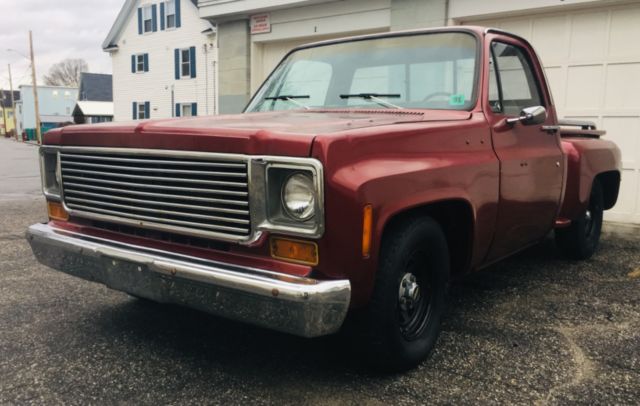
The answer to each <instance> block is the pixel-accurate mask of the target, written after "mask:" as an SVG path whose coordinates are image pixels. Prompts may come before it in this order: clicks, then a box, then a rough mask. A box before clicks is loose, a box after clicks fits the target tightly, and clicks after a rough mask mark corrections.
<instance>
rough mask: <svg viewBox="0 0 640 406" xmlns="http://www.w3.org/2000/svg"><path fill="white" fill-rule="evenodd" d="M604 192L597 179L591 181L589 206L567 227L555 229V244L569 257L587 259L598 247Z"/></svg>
mask: <svg viewBox="0 0 640 406" xmlns="http://www.w3.org/2000/svg"><path fill="white" fill-rule="evenodd" d="M603 211H604V194H603V190H602V185H601V184H600V181H598V179H595V180H594V181H593V186H592V187H591V196H590V197H589V206H588V207H587V209H586V210H585V212H584V213H583V215H582V216H581V217H580V218H578V219H576V220H573V221H572V222H571V225H570V226H569V227H567V228H559V229H556V230H555V236H556V245H557V246H558V248H559V249H560V251H562V253H563V254H564V255H565V256H567V257H569V258H571V259H578V260H581V259H588V258H590V257H591V256H592V255H593V254H594V253H595V252H596V249H597V248H598V243H599V242H600V232H601V230H602V216H603Z"/></svg>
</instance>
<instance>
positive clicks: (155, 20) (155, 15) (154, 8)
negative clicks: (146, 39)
mask: <svg viewBox="0 0 640 406" xmlns="http://www.w3.org/2000/svg"><path fill="white" fill-rule="evenodd" d="M151 26H152V27H153V32H156V31H158V6H157V5H156V4H152V5H151Z"/></svg>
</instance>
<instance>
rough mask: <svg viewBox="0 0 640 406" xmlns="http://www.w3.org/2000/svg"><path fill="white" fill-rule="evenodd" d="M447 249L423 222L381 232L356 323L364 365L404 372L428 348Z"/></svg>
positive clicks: (441, 298) (436, 328)
mask: <svg viewBox="0 0 640 406" xmlns="http://www.w3.org/2000/svg"><path fill="white" fill-rule="evenodd" d="M448 282H449V249H448V246H447V240H446V238H445V235H444V233H443V232H442V229H441V228H440V225H439V224H438V223H437V222H436V221H435V220H433V219H431V218H429V217H420V218H413V219H408V220H406V221H402V222H399V223H397V224H395V225H393V226H392V228H391V229H390V230H389V231H388V232H386V233H385V236H384V238H383V242H382V247H381V251H380V260H379V269H378V273H377V275H376V285H375V288H374V292H373V296H372V299H371V303H370V305H369V306H368V308H367V309H366V312H365V313H366V314H365V315H364V317H363V318H362V320H361V325H360V329H361V333H362V334H361V335H360V338H363V339H362V340H361V341H360V344H361V345H362V344H364V348H365V349H366V352H367V354H366V355H367V360H369V361H371V362H372V363H374V364H375V365H377V366H381V367H383V368H385V369H390V370H406V369H409V368H412V367H414V366H416V365H417V364H419V363H420V362H421V361H423V360H424V359H425V358H426V357H427V356H428V355H429V353H430V352H431V350H432V349H433V347H434V345H435V343H436V340H437V338H438V335H439V333H440V321H441V319H442V316H443V315H444V313H445V309H446V298H447V290H448Z"/></svg>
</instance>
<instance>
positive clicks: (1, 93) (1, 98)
mask: <svg viewBox="0 0 640 406" xmlns="http://www.w3.org/2000/svg"><path fill="white" fill-rule="evenodd" d="M0 104H1V105H0V107H2V124H3V125H4V136H5V137H7V136H8V135H9V133H8V132H7V106H6V103H5V102H4V90H3V89H2V88H1V87H0Z"/></svg>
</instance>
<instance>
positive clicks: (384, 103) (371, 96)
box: [340, 93, 404, 109]
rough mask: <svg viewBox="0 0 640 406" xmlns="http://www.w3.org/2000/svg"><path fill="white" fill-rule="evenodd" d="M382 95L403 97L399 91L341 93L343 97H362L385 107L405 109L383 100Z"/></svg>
mask: <svg viewBox="0 0 640 406" xmlns="http://www.w3.org/2000/svg"><path fill="white" fill-rule="evenodd" d="M380 97H393V98H398V97H401V96H400V94H399V93H354V94H341V95H340V98H341V99H351V98H360V99H365V100H371V101H373V102H376V103H378V104H379V105H381V106H383V107H390V108H394V109H403V108H404V107H400V106H398V105H396V104H393V103H390V102H388V101H386V100H382V99H381V98H380Z"/></svg>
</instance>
